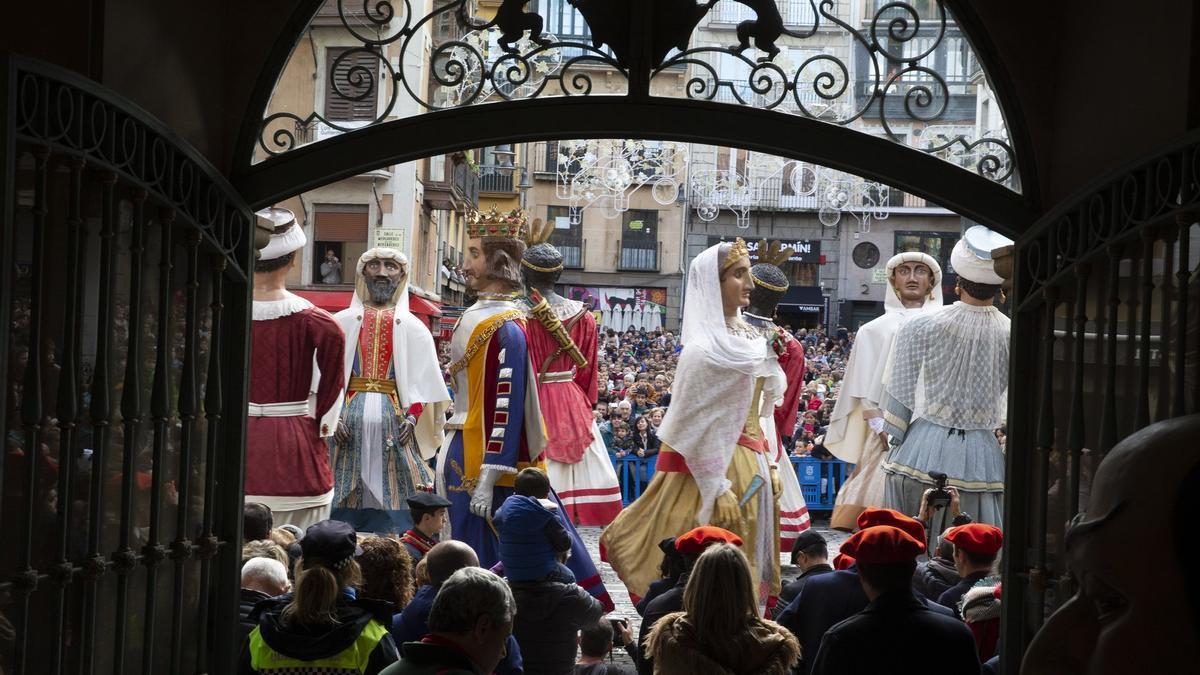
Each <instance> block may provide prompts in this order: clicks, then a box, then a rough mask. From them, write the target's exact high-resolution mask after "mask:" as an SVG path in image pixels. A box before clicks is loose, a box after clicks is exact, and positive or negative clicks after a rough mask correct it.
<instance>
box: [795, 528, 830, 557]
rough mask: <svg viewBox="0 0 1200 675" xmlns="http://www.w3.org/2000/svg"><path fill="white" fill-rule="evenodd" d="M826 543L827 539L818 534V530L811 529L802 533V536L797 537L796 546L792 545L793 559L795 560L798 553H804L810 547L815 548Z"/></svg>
mask: <svg viewBox="0 0 1200 675" xmlns="http://www.w3.org/2000/svg"><path fill="white" fill-rule="evenodd" d="M824 543H825V537H822V536H821V533H820V532H817V531H816V530H814V529H812V528H809V529H807V530H805V531H803V532H801V533H800V534H798V535H796V542H795V543H794V544H792V557H793V558H795V557H796V554H797V553H799V552H800V551H803V550H804V549H806V548H808V547H809V546H813V545H816V544H824Z"/></svg>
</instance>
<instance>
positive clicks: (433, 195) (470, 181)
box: [422, 155, 479, 211]
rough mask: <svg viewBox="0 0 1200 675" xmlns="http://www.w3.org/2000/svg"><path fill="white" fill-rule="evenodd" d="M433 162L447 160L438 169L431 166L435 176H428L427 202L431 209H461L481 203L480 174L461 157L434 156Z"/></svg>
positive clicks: (431, 160)
mask: <svg viewBox="0 0 1200 675" xmlns="http://www.w3.org/2000/svg"><path fill="white" fill-rule="evenodd" d="M429 161H430V162H431V163H433V162H445V164H444V165H443V166H444V168H442V167H437V169H442V170H440V171H439V170H437V169H435V168H434V167H432V166H431V171H430V174H429V175H431V176H435V178H426V179H424V180H423V181H422V182H423V183H424V185H425V203H426V204H427V205H428V206H429V208H431V209H438V210H443V211H461V210H463V209H465V208H468V207H471V208H474V207H476V206H478V205H479V176H478V175H477V174H476V173H475V171H474V170H473V169H472V168H471V167H470V166H467V164H466V162H463V161H461V159H455V157H454V156H453V155H445V156H442V157H433V158H431V159H430V160H429Z"/></svg>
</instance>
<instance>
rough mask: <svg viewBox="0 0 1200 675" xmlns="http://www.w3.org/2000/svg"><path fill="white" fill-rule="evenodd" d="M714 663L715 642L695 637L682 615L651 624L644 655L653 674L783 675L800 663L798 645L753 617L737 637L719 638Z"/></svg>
mask: <svg viewBox="0 0 1200 675" xmlns="http://www.w3.org/2000/svg"><path fill="white" fill-rule="evenodd" d="M719 643H720V646H721V651H722V652H724V653H725V654H727V655H728V656H726V657H725V658H723V659H721V660H718V657H717V656H716V655H715V653H714V651H713V648H714V647H715V646H716V643H715V642H714V641H712V640H708V639H705V638H703V637H701V636H699V635H696V633H695V629H694V628H693V627H692V624H691V623H690V622H689V621H688V618H687V613H686V612H675V613H673V614H668V615H666V616H664V617H663V618H662V619H659V621H658V623H656V624H655V625H654V629H653V630H651V631H650V637H649V638H648V639H647V643H646V647H645V649H646V652H647V653H649V654H650V656H651V657H652V658H653V659H654V672H656V673H664V674H669V673H689V675H743V674H745V675H751V674H753V675H787V674H788V673H790V672H791V669H792V666H794V665H796V663H797V662H798V661H799V660H800V643H799V642H797V641H796V638H795V637H793V636H792V634H791V633H789V632H787V630H785V629H784V628H783V626H780V625H779V624H777V623H775V622H774V621H767V620H766V619H759V618H757V617H755V618H752V619H750V620H749V621H748V622H747V625H746V628H745V630H743V631H742V632H741V634H739V635H728V636H721V640H719Z"/></svg>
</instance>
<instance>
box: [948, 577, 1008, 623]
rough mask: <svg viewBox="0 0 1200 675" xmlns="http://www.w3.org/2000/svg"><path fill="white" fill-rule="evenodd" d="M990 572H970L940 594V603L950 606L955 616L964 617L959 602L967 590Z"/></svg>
mask: <svg viewBox="0 0 1200 675" xmlns="http://www.w3.org/2000/svg"><path fill="white" fill-rule="evenodd" d="M988 574H989V573H988V572H975V573H973V574H968V575H967V576H965V577H963V578H962V579H959V581H958V583H957V584H954V585H953V586H951V587H950V588H947V589H946V590H945V592H943V593H942V594H941V595H939V596H938V599H937V601H938V604H939V605H941V606H943V607H948V608H949V609H950V610H952V611H953V612H954V615H955V616H957V617H959V618H962V613H961V612H960V611H959V604H960V603H961V601H962V598H963V596H964V595H966V594H967V591H969V590H971V588H972V587H973V586H974V585H975V584H977V583H979V582H980V581H983V580H984V579H985V578H987V576H988ZM993 585H994V584H993Z"/></svg>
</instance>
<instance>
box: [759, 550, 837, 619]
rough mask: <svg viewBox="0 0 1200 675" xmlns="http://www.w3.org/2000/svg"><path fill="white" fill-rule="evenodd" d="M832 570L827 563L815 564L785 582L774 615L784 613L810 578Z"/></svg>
mask: <svg viewBox="0 0 1200 675" xmlns="http://www.w3.org/2000/svg"><path fill="white" fill-rule="evenodd" d="M832 571H833V567H831V566H830V565H827V564H825V563H821V564H820V565H813V566H812V567H810V568H808V569H807V570H806V571H805V572H804V573H803V574H801V575H800V576H798V577H796V578H795V579H792V580H791V581H789V582H787V583H786V584H784V585H783V589H782V590H780V591H779V603H778V604H776V605H775V609H774V611H773V612H772V615H773V616H775V617H778V616H779V615H780V614H782V613H783V610H784V609H785V608H786V607H787V606H788V605H789V604H791V602H792V600H795V599H796V596H797V595H800V589H802V588H804V584H806V583H808V580H809V579H812V578H813V577H817V576H820V575H822V574H829V573H830V572H832Z"/></svg>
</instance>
